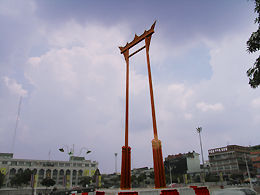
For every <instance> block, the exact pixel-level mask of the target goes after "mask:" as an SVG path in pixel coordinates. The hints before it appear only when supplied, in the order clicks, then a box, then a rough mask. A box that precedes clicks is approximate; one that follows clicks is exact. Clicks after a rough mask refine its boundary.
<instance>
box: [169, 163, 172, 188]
mask: <svg viewBox="0 0 260 195" xmlns="http://www.w3.org/2000/svg"><path fill="white" fill-rule="evenodd" d="M169 171H170V181H171V185H172V169H171V166H170V161H169Z"/></svg>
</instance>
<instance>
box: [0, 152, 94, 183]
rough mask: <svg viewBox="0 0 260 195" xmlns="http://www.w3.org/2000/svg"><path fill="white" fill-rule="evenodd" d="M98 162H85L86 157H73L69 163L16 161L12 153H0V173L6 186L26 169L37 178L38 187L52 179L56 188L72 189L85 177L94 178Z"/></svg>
mask: <svg viewBox="0 0 260 195" xmlns="http://www.w3.org/2000/svg"><path fill="white" fill-rule="evenodd" d="M97 168H98V162H96V161H90V160H85V158H84V157H77V156H71V157H70V160H69V161H53V160H31V159H14V158H13V154H12V153H0V171H1V172H2V173H3V174H4V175H5V185H6V186H10V180H11V179H12V178H13V177H14V176H15V174H17V173H21V172H23V171H25V170H26V169H29V170H31V171H33V173H34V174H35V175H36V176H37V186H40V185H41V184H40V183H41V181H42V180H43V179H44V178H46V177H49V178H52V179H53V180H54V181H55V182H56V184H55V185H56V186H65V187H72V186H77V185H79V182H80V180H81V178H82V177H84V176H93V175H94V173H95V171H96V169H97Z"/></svg>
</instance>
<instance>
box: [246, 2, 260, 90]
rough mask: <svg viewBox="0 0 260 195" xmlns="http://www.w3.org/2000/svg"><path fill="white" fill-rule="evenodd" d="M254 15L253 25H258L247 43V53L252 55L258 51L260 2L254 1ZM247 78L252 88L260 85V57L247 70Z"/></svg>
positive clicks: (259, 40) (259, 46) (259, 47)
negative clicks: (255, 15)
mask: <svg viewBox="0 0 260 195" xmlns="http://www.w3.org/2000/svg"><path fill="white" fill-rule="evenodd" d="M255 13H257V17H256V19H255V23H257V24H258V29H257V31H256V32H253V33H252V34H251V36H250V38H249V40H248V41H247V51H248V52H249V53H254V52H256V51H258V50H259V49H260V0H255ZM247 76H248V77H249V84H250V86H251V87H252V88H257V87H258V86H259V85H260V56H259V57H258V58H257V59H256V61H255V63H254V65H253V67H251V68H249V69H248V70H247Z"/></svg>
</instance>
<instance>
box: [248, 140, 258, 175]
mask: <svg viewBox="0 0 260 195" xmlns="http://www.w3.org/2000/svg"><path fill="white" fill-rule="evenodd" d="M250 157H251V160H252V163H253V167H254V168H255V170H256V176H257V178H258V179H260V145H257V146H252V147H250Z"/></svg>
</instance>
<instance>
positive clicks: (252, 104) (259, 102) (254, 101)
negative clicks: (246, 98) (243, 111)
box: [251, 97, 260, 108]
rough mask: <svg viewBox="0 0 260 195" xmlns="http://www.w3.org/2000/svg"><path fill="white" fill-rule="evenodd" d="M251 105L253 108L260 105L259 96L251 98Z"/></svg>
mask: <svg viewBox="0 0 260 195" xmlns="http://www.w3.org/2000/svg"><path fill="white" fill-rule="evenodd" d="M251 106H252V107H253V108H257V107H260V97H259V98H255V99H253V100H252V102H251Z"/></svg>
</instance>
